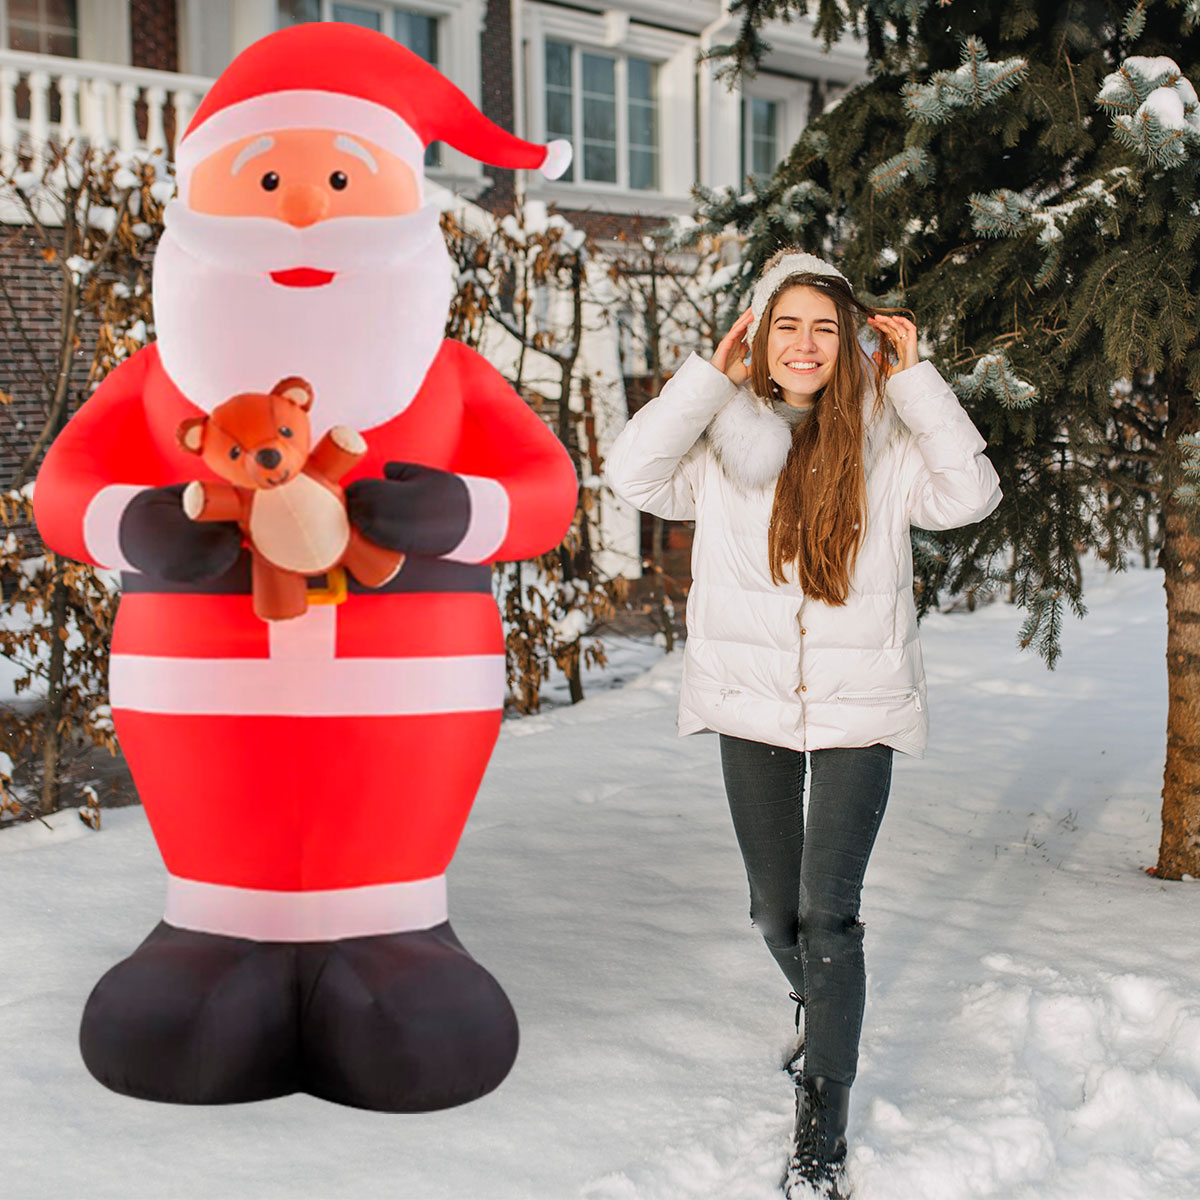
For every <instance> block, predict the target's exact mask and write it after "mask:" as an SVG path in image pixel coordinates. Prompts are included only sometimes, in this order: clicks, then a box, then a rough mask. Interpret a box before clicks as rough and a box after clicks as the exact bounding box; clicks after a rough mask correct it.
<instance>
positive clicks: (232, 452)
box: [229, 446, 242, 462]
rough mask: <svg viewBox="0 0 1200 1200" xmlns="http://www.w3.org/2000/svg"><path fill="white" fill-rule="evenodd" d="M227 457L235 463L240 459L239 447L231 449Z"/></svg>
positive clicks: (240, 449)
mask: <svg viewBox="0 0 1200 1200" xmlns="http://www.w3.org/2000/svg"><path fill="white" fill-rule="evenodd" d="M229 457H230V458H232V459H233V461H234V462H237V460H238V459H239V458H241V457H242V448H241V446H233V447H231V448H230V451H229Z"/></svg>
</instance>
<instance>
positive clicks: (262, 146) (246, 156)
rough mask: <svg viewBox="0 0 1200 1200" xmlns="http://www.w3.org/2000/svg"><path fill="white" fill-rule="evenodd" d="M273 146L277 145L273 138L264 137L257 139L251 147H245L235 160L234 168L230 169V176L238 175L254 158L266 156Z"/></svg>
mask: <svg viewBox="0 0 1200 1200" xmlns="http://www.w3.org/2000/svg"><path fill="white" fill-rule="evenodd" d="M273 145H275V139H274V138H273V137H266V136H263V137H260V138H255V139H254V141H252V142H251V143H250V145H248V146H243V147H242V149H241V151H240V152H239V154H238V156H237V158H235V159H234V160H233V166H232V167H230V168H229V173H230V175H236V174H237V173H238V172H239V171H240V170H241V169H242V168H243V167H244V166H245V165H246V164H247V163H248V162H249V161H250V160H251V159H252V158H257V157H258V156H259V155H260V154H266V152H267V151H268V150H270V148H271V147H272V146H273Z"/></svg>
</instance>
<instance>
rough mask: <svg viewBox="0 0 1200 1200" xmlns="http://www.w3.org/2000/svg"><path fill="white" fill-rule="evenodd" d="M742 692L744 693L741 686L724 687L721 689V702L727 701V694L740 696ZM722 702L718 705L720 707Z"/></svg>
mask: <svg viewBox="0 0 1200 1200" xmlns="http://www.w3.org/2000/svg"><path fill="white" fill-rule="evenodd" d="M741 694H742V689H741V688H733V687H723V688H722V689H721V704H724V703H725V697H726V696H740V695H741ZM721 704H718V705H717V707H718V708H720V707H721Z"/></svg>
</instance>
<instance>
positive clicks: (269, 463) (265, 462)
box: [254, 450, 283, 471]
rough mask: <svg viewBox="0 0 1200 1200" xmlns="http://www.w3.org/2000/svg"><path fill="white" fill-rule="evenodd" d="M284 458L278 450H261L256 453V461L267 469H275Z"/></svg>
mask: <svg viewBox="0 0 1200 1200" xmlns="http://www.w3.org/2000/svg"><path fill="white" fill-rule="evenodd" d="M282 460H283V455H282V454H280V453H279V451H278V450H259V451H257V452H256V453H255V455H254V461H255V462H256V463H258V465H259V466H260V467H262V468H263V469H264V470H267V471H273V470H275V468H276V467H277V466H279V464H280V462H281V461H282Z"/></svg>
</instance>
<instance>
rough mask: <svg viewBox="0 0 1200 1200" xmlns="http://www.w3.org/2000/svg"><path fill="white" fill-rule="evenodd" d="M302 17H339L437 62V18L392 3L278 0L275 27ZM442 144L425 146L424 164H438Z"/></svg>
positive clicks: (315, 19) (314, 19) (432, 62)
mask: <svg viewBox="0 0 1200 1200" xmlns="http://www.w3.org/2000/svg"><path fill="white" fill-rule="evenodd" d="M305 21H341V22H343V23H345V24H347V25H361V26H362V27H363V28H364V29H374V30H375V31H376V32H377V33H386V34H387V35H388V36H389V37H394V38H395V39H396V41H398V42H399V43H400V44H401V45H402V46H407V47H408V48H409V49H410V50H411V51H412V52H413V53H414V54H417V55H419V56H420V57H421V58H423V59H424V60H425V61H426V62H427V63H430V64H431V65H433V66H435V67H436V66H438V65H439V64H438V18H437V17H436V16H433V15H431V14H429V13H422V12H414V11H410V10H408V9H403V8H397V7H396V6H395V5H392V4H335V3H333V2H332V0H279V20H278V24H279V27H280V28H281V29H282V28H283V27H284V26H285V25H298V24H301V23H302V22H305ZM441 151H442V148H441V146H440V145H439V144H438V143H437V142H435V143H433V145H431V146H427V147H426V148H425V166H426V167H440V166H441V165H442V153H441Z"/></svg>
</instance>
